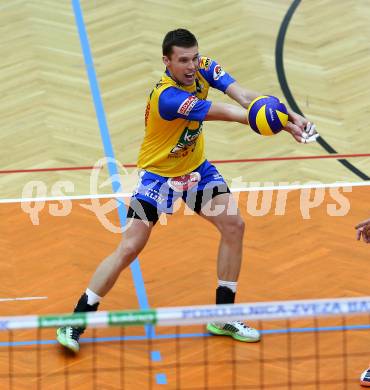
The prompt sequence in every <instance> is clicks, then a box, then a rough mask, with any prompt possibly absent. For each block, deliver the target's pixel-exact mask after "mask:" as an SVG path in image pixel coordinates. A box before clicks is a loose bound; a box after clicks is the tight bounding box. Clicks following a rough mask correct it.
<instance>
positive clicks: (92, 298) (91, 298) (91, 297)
mask: <svg viewBox="0 0 370 390" xmlns="http://www.w3.org/2000/svg"><path fill="white" fill-rule="evenodd" d="M85 293H86V295H87V304H88V305H95V303H98V302H100V300H101V297H99V295H97V294H95V293H94V291H91V290H90V289H88V288H87V289H86V291H85Z"/></svg>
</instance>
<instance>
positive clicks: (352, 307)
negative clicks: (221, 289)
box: [0, 297, 370, 330]
mask: <svg viewBox="0 0 370 390" xmlns="http://www.w3.org/2000/svg"><path fill="white" fill-rule="evenodd" d="M369 313H370V297H357V298H340V299H315V300H308V299H307V300H297V301H276V302H255V303H247V304H234V305H204V306H185V307H167V308H158V309H148V310H124V311H110V312H108V311H100V312H96V313H74V314H67V315H66V314H60V315H58V314H56V315H27V316H10V317H0V330H12V329H35V328H54V327H59V326H67V325H70V326H77V327H82V326H89V327H93V328H95V327H108V326H130V325H147V324H152V325H162V326H167V325H168V326H173V325H195V324H205V323H207V322H217V321H223V320H225V321H232V320H245V319H247V320H248V321H260V320H278V319H298V318H307V317H320V316H335V315H342V316H343V315H358V314H369Z"/></svg>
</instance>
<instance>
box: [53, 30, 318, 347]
mask: <svg viewBox="0 0 370 390" xmlns="http://www.w3.org/2000/svg"><path fill="white" fill-rule="evenodd" d="M162 49H163V63H164V65H165V66H166V69H165V72H164V74H163V76H162V78H161V80H160V81H159V82H158V83H157V85H156V86H155V87H154V89H153V91H152V92H151V94H150V96H149V99H148V102H147V106H146V112H145V130H146V131H145V137H144V141H143V143H142V145H141V149H140V154H139V159H138V167H139V168H140V169H141V172H140V178H139V183H138V186H137V188H136V190H135V192H134V194H133V196H132V198H131V202H130V207H129V209H128V212H127V224H128V229H127V231H126V233H125V236H124V238H123V240H122V241H121V243H120V244H119V246H118V248H117V249H116V250H115V251H114V252H113V253H112V254H111V255H110V256H108V257H107V258H106V259H104V260H103V261H102V263H101V264H100V265H99V266H98V268H97V269H96V271H95V274H94V275H93V277H92V279H91V281H90V284H89V286H88V288H87V289H86V292H85V293H84V294H83V295H82V296H81V298H80V299H79V301H78V303H77V305H76V307H75V309H74V311H75V312H91V311H95V310H97V308H98V305H99V301H100V300H101V298H102V297H104V296H105V295H106V294H107V293H108V292H109V291H110V289H111V288H112V287H113V285H114V283H115V282H116V280H117V278H118V276H119V275H120V273H121V272H122V270H124V269H125V268H126V267H128V265H129V264H130V263H131V262H132V261H133V260H134V259H135V258H136V257H137V256H138V254H139V253H140V252H141V251H142V249H143V248H144V246H145V244H146V243H147V241H148V239H149V236H150V233H151V230H152V228H153V226H154V225H155V224H156V222H157V221H158V218H159V216H160V214H161V213H171V212H172V207H173V203H174V201H175V200H176V199H177V198H179V197H181V198H182V199H183V200H184V201H185V202H186V203H187V204H188V205H189V207H191V208H192V209H193V210H194V211H195V212H196V213H198V214H199V215H200V216H201V217H203V218H205V219H206V220H208V221H209V222H210V223H212V224H213V225H215V226H216V228H217V229H218V230H219V231H220V233H221V241H220V245H219V251H218V258H217V276H218V287H217V289H216V303H217V304H232V303H234V299H235V293H236V288H237V280H238V276H239V271H240V266H241V260H242V248H243V234H244V222H243V220H242V218H241V217H240V213H239V211H238V210H237V207H236V204H235V202H234V199H233V197H232V195H231V194H230V190H229V188H228V187H227V184H226V182H225V180H224V179H223V177H222V176H221V175H220V173H219V172H218V171H217V169H216V168H215V167H214V166H213V165H212V164H210V163H209V162H208V161H207V160H206V158H205V156H204V137H203V132H202V126H203V122H204V121H212V120H219V121H230V122H239V123H242V124H244V125H246V124H248V121H247V111H246V108H247V107H248V106H249V104H250V102H251V101H252V100H253V99H254V98H256V97H257V96H259V95H261V94H257V93H255V92H252V91H249V90H247V89H244V88H242V87H241V86H240V85H239V84H238V83H237V82H236V81H235V80H234V79H233V78H232V77H231V76H230V75H229V74H228V73H226V72H225V71H224V70H223V68H221V66H220V65H219V64H217V62H215V61H213V60H211V59H210V58H207V57H201V56H200V54H199V51H198V42H197V40H196V38H195V36H194V35H193V34H192V33H191V32H189V31H187V30H184V29H177V30H174V31H170V32H168V33H167V34H166V36H165V38H164V41H163V45H162ZM210 87H212V88H216V89H218V90H220V91H221V92H223V93H226V94H227V95H228V96H229V97H230V98H231V99H233V100H235V101H236V102H237V103H239V105H238V106H237V105H232V104H226V103H215V102H211V101H209V100H207V95H208V90H209V88H210ZM285 130H286V131H288V132H289V133H291V135H292V136H293V137H294V138H295V139H296V141H298V142H303V143H307V142H312V141H315V140H316V138H317V137H318V134H317V132H316V130H315V126H314V125H312V124H310V123H309V122H308V121H307V120H306V119H305V118H303V117H302V116H300V115H298V114H296V113H294V112H291V111H290V112H289V121H288V124H287V126H286V128H285ZM226 131H227V130H226ZM230 136H232V135H231V134H230ZM215 210H221V211H220V212H215ZM207 329H208V330H209V331H210V332H211V333H213V334H217V335H228V336H231V337H233V338H234V339H236V340H240V341H245V342H256V341H259V339H260V334H259V332H258V331H257V330H256V329H253V328H251V327H249V326H247V325H245V324H244V323H243V322H239V321H231V322H226V323H225V322H218V323H212V324H208V326H207ZM83 331H84V328H77V327H71V326H67V327H62V328H59V329H58V330H57V338H58V341H59V342H60V343H61V344H62V345H63V346H65V347H67V348H69V349H70V350H72V351H74V352H78V351H79V337H80V335H81V334H82V333H83Z"/></svg>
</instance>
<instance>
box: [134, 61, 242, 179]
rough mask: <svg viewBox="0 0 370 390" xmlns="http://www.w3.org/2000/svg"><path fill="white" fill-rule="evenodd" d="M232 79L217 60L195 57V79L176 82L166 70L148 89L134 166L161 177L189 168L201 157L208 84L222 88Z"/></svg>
mask: <svg viewBox="0 0 370 390" xmlns="http://www.w3.org/2000/svg"><path fill="white" fill-rule="evenodd" d="M234 81H235V80H234V79H233V78H232V77H231V76H230V75H229V74H228V73H226V72H225V71H224V70H223V69H222V68H221V66H220V65H219V64H217V62H215V61H213V60H211V59H210V58H207V57H200V58H199V67H198V69H197V71H196V74H195V81H194V83H193V85H191V86H184V85H179V84H177V83H176V81H175V80H173V79H172V78H171V75H170V73H169V72H168V70H166V71H165V73H164V74H163V76H162V78H161V80H160V81H159V82H158V83H157V85H156V86H155V87H154V89H153V90H152V92H151V94H150V96H149V98H148V101H147V106H146V111H145V137H144V141H143V143H142V145H141V149H140V153H139V159H138V167H139V168H141V169H145V170H146V171H149V172H152V173H155V174H157V175H160V176H164V177H176V176H181V175H184V174H187V173H189V172H192V171H193V170H195V169H196V168H197V167H199V166H200V165H201V164H202V163H203V162H204V161H205V155H204V137H203V133H202V126H203V121H204V119H205V117H206V115H207V113H208V111H209V109H210V107H211V104H212V102H211V101H209V100H206V99H207V96H208V91H209V88H210V87H212V88H216V89H218V90H220V91H222V92H225V91H226V89H227V87H228V86H229V85H230V84H231V83H233V82H234Z"/></svg>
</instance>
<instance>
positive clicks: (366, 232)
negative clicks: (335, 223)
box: [355, 218, 370, 387]
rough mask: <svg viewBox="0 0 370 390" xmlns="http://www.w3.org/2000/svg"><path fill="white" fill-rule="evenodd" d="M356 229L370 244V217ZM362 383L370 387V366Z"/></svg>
mask: <svg viewBox="0 0 370 390" xmlns="http://www.w3.org/2000/svg"><path fill="white" fill-rule="evenodd" d="M355 229H356V238H357V240H361V237H362V239H363V241H364V242H366V243H367V244H370V218H369V219H367V220H365V221H362V222H360V223H359V224H358V225H356V226H355ZM360 383H361V385H362V386H365V387H370V366H369V368H368V369H366V370H365V371H363V373H362V374H361V377H360Z"/></svg>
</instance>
